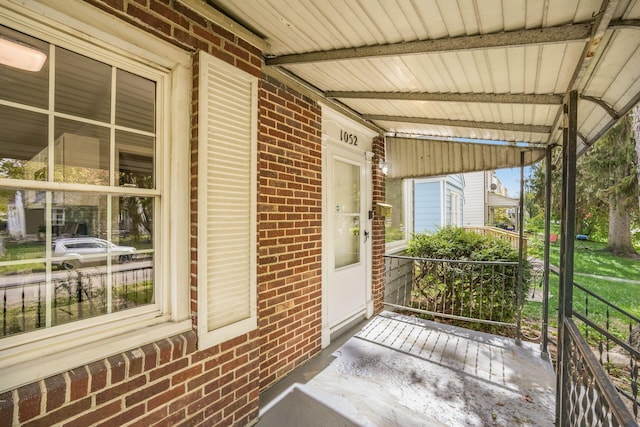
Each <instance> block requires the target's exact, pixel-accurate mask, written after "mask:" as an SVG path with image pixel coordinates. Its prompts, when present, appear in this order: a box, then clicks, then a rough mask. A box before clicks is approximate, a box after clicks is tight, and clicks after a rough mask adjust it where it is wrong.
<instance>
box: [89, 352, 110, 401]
mask: <svg viewBox="0 0 640 427" xmlns="http://www.w3.org/2000/svg"><path fill="white" fill-rule="evenodd" d="M88 368H89V373H90V374H91V392H92V393H93V392H95V391H98V390H100V389H103V388H104V387H105V386H106V385H107V367H106V366H105V364H104V361H103V360H100V361H98V362H94V363H91V364H90V365H89V366H88Z"/></svg>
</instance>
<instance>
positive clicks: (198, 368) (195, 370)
mask: <svg viewBox="0 0 640 427" xmlns="http://www.w3.org/2000/svg"><path fill="white" fill-rule="evenodd" d="M201 373H202V364H197V365H195V366H192V367H190V368H189V369H187V370H184V371H182V372H179V373H177V374H176V375H174V376H173V377H172V378H171V384H172V385H174V386H175V385H177V384H180V383H182V382H184V381H187V380H188V379H191V378H194V377H196V376H198V375H200V374H201Z"/></svg>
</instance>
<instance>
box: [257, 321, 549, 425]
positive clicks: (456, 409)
mask: <svg viewBox="0 0 640 427" xmlns="http://www.w3.org/2000/svg"><path fill="white" fill-rule="evenodd" d="M350 333H351V331H350ZM329 351H332V350H329ZM261 402H262V404H263V407H262V408H261V411H260V419H259V421H258V423H257V425H258V426H260V427H269V426H309V427H313V426H323V427H326V426H331V427H333V426H385V427H386V426H403V427H404V426H451V427H453V426H553V425H554V415H555V375H554V372H553V369H552V366H551V364H550V362H549V361H546V360H543V359H542V358H541V356H540V350H539V346H538V345H537V344H533V343H528V342H523V343H522V345H521V346H518V345H516V344H515V343H514V341H513V339H509V338H505V337H501V336H496V335H490V334H486V333H482V332H475V331H470V330H468V329H463V328H458V327H455V326H450V325H444V324H440V323H435V322H430V321H425V320H421V319H417V318H414V317H410V316H404V315H401V314H397V313H393V312H387V311H385V312H383V313H381V314H380V315H378V316H376V317H374V318H373V319H371V320H370V321H369V322H367V323H366V324H364V326H362V325H361V326H360V329H359V330H357V331H355V335H353V334H351V335H346V336H345V337H344V338H343V340H342V341H341V342H338V343H337V348H335V349H334V350H333V351H332V352H331V353H329V352H327V351H325V352H323V354H321V355H320V356H319V357H317V358H316V359H314V360H313V361H311V362H309V363H307V364H306V365H304V366H302V367H301V368H299V369H298V370H296V371H295V372H294V373H292V374H291V375H289V376H288V377H287V378H285V379H284V380H283V381H281V382H280V383H278V384H276V386H274V387H272V388H271V389H269V390H267V391H266V392H265V393H263V394H262V395H261Z"/></svg>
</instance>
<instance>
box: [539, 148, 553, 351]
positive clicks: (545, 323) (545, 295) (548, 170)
mask: <svg viewBox="0 0 640 427" xmlns="http://www.w3.org/2000/svg"><path fill="white" fill-rule="evenodd" d="M552 154H553V146H547V152H546V157H545V177H544V180H545V186H544V206H545V208H544V261H543V265H542V347H541V349H540V351H541V354H542V357H543V358H544V359H547V360H548V359H549V349H548V346H549V337H548V334H549V265H550V257H549V250H550V245H551V241H550V237H551V181H552V180H551V178H552V177H551V174H552V173H553V168H552V165H551V162H552V161H553V158H552V157H553V156H552Z"/></svg>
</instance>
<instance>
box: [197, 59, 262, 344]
mask: <svg viewBox="0 0 640 427" xmlns="http://www.w3.org/2000/svg"><path fill="white" fill-rule="evenodd" d="M199 78H200V82H199V91H200V93H199V112H198V114H199V120H198V129H199V133H198V333H199V335H200V340H199V341H200V346H201V347H209V346H211V345H214V344H217V343H219V342H222V341H225V340H227V339H230V338H233V337H235V336H238V335H240V334H243V333H246V332H248V331H250V330H252V329H255V328H256V325H257V319H256V272H255V269H256V266H255V259H256V232H255V230H256V223H255V216H256V132H257V86H258V80H257V78H255V77H253V76H251V75H249V74H247V73H245V72H243V71H241V70H239V69H237V68H235V67H232V66H230V65H228V64H226V63H224V62H222V61H220V60H218V59H216V58H214V57H212V56H211V55H208V54H206V53H204V52H202V53H201V54H200V73H199Z"/></svg>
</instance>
